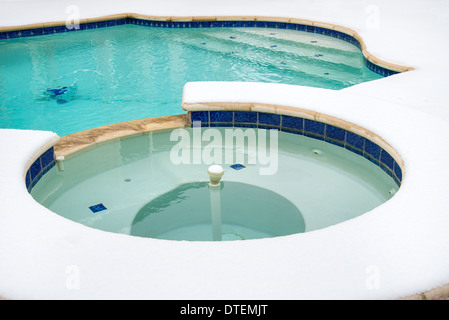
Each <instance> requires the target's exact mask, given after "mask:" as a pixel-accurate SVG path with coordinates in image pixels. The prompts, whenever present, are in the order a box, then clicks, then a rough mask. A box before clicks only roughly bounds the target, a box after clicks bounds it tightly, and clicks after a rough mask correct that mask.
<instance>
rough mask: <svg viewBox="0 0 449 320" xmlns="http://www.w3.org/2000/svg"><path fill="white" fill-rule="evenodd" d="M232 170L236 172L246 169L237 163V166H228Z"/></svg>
mask: <svg viewBox="0 0 449 320" xmlns="http://www.w3.org/2000/svg"><path fill="white" fill-rule="evenodd" d="M230 167H231V168H232V169H234V170H236V171H238V170H242V169H245V168H246V167H245V166H244V165H242V164H239V163H237V164H233V165H232V166H230Z"/></svg>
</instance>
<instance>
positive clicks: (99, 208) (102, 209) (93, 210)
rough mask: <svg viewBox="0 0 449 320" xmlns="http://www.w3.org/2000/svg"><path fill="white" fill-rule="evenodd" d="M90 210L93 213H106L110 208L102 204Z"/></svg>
mask: <svg viewBox="0 0 449 320" xmlns="http://www.w3.org/2000/svg"><path fill="white" fill-rule="evenodd" d="M89 209H90V210H91V211H92V212H93V213H97V212H100V211H104V210H107V209H108V208H106V207H105V206H104V205H103V204H102V203H100V204H96V205H94V206H91V207H89Z"/></svg>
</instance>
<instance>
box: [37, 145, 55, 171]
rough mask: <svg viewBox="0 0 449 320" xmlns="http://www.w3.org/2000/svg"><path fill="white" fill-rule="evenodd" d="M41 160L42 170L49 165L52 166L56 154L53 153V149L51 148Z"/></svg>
mask: <svg viewBox="0 0 449 320" xmlns="http://www.w3.org/2000/svg"><path fill="white" fill-rule="evenodd" d="M40 159H41V166H42V168H45V167H47V166H48V165H49V164H51V163H52V162H53V161H54V160H55V154H54V151H53V147H51V148H50V149H48V150H47V151H46V152H45V153H44V154H43V155H41V156H40Z"/></svg>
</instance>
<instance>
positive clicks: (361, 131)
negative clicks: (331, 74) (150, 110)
mask: <svg viewBox="0 0 449 320" xmlns="http://www.w3.org/2000/svg"><path fill="white" fill-rule="evenodd" d="M182 108H183V110H185V111H187V112H192V111H225V110H228V111H231V110H232V111H250V112H263V113H274V114H279V115H285V116H292V117H297V118H304V119H308V120H313V121H317V122H322V123H325V124H329V125H332V126H335V127H338V128H341V129H344V130H347V131H351V132H353V133H355V134H358V135H359V136H362V137H364V138H366V139H368V140H370V141H372V142H374V143H376V144H377V145H378V146H380V147H381V148H383V149H384V150H385V151H386V152H388V153H389V154H390V155H391V156H392V157H393V159H394V160H395V161H396V163H398V164H399V166H400V167H401V170H402V175H403V177H404V176H405V167H404V161H403V160H402V158H401V156H400V155H399V153H398V152H397V151H396V149H394V148H393V147H392V146H391V145H390V144H388V142H386V141H385V140H384V139H382V138H381V137H380V136H379V135H377V134H375V133H373V132H371V131H369V130H367V129H365V128H363V127H361V126H358V125H356V124H353V123H351V122H348V121H345V120H342V119H339V118H336V117H332V116H329V115H326V114H322V113H319V112H316V111H312V110H308V109H301V108H296V107H288V106H282V105H271V104H261V103H234V102H233V103H227V102H213V103H212V102H211V103H185V102H184V103H183V104H182ZM189 118H190V117H189Z"/></svg>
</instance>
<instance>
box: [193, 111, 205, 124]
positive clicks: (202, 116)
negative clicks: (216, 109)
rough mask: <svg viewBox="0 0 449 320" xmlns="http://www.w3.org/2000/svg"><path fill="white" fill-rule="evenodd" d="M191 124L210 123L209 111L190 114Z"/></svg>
mask: <svg viewBox="0 0 449 320" xmlns="http://www.w3.org/2000/svg"><path fill="white" fill-rule="evenodd" d="M190 120H191V122H195V121H201V122H209V111H194V112H191V113H190Z"/></svg>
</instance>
